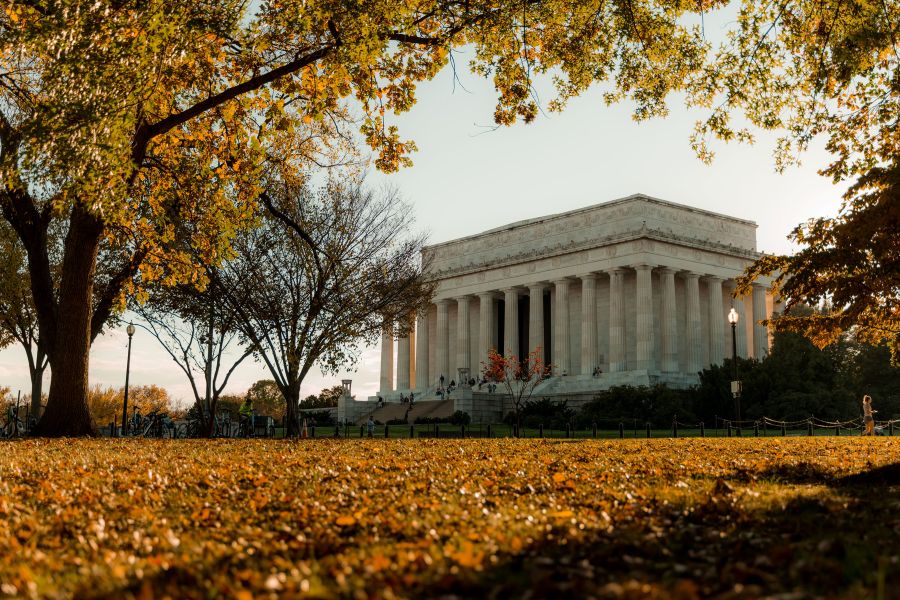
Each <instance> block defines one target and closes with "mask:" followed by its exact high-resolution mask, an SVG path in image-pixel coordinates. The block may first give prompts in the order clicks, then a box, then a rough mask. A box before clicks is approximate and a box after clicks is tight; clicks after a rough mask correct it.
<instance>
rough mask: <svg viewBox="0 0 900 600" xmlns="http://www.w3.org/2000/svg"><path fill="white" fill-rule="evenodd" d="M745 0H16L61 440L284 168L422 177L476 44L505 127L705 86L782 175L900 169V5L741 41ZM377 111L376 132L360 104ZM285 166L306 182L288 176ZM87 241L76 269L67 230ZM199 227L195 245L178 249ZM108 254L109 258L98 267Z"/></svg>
mask: <svg viewBox="0 0 900 600" xmlns="http://www.w3.org/2000/svg"><path fill="white" fill-rule="evenodd" d="M728 4H729V3H728V2H727V1H726V0H709V1H705V2H698V3H684V2H673V1H671V0H654V1H651V2H641V3H635V2H632V1H631V0H612V1H609V2H600V1H599V0H598V1H596V2H576V3H572V2H564V1H563V0H525V1H521V0H516V1H513V0H496V1H493V2H459V1H456V0H425V1H421V2H419V1H417V2H409V1H406V0H400V1H397V0H393V1H388V0H373V1H371V2H365V3H351V2H346V1H343V0H319V1H317V2H309V1H308V0H277V1H275V0H266V1H263V2H261V3H258V4H257V3H253V2H247V1H246V0H199V1H195V2H175V3H173V2H169V1H166V0H140V1H138V0H100V1H96V0H9V1H8V2H7V3H6V4H5V6H4V11H3V13H2V14H0V52H2V62H0V177H2V182H3V185H2V188H0V210H2V213H3V216H4V217H5V218H6V219H7V221H9V223H10V224H11V225H12V227H13V228H14V230H15V231H16V234H17V235H18V237H19V239H20V240H21V242H22V245H23V247H24V248H25V251H26V253H27V256H28V264H29V272H30V285H31V291H32V296H33V300H34V306H35V310H36V314H37V319H38V323H39V327H40V336H41V339H42V340H44V341H45V343H46V349H47V353H48V356H49V359H50V364H51V367H52V378H51V384H50V395H49V401H48V406H47V411H46V412H45V414H44V415H43V416H42V420H41V423H40V424H39V431H41V432H42V433H45V434H48V435H62V434H84V433H88V432H90V431H91V430H92V426H91V423H90V415H89V413H88V410H87V404H86V397H87V390H88V382H87V371H88V369H87V364H88V354H89V350H90V344H91V340H92V339H93V338H94V337H95V336H96V335H98V334H99V332H100V331H101V330H102V328H103V326H104V324H105V323H106V322H107V321H108V319H109V318H110V316H111V315H112V314H114V313H115V312H116V311H117V310H120V309H121V308H122V307H123V306H124V304H123V303H124V299H125V297H126V295H127V294H128V293H134V294H138V295H140V294H141V293H142V289H143V288H144V286H145V285H147V284H148V283H151V282H154V281H163V282H165V283H177V282H186V283H197V284H198V285H200V286H202V285H203V284H204V282H205V281H204V280H205V275H204V274H203V271H202V270H198V269H197V268H196V266H197V263H196V261H197V260H200V261H203V262H206V263H209V264H215V262H216V261H219V260H222V259H223V258H227V257H228V256H229V254H230V250H229V243H230V240H231V238H232V237H233V236H234V235H235V232H236V231H237V230H239V229H241V228H243V227H245V226H247V225H248V224H250V223H251V221H252V218H253V215H254V210H255V201H256V198H257V197H258V195H259V193H260V191H261V189H263V187H264V186H263V172H264V170H265V166H266V164H267V162H269V161H273V160H274V161H276V162H279V163H280V167H281V168H282V170H283V171H287V170H289V171H291V172H292V174H293V175H292V176H293V177H295V178H297V179H299V180H302V179H303V178H304V177H307V176H308V167H309V166H311V165H331V164H334V163H336V162H337V163H340V162H342V161H346V160H347V159H348V156H352V155H353V152H354V146H353V142H354V140H353V135H352V129H353V128H358V129H359V130H360V132H361V134H362V137H363V139H364V141H365V143H366V144H368V145H369V146H370V147H371V148H372V149H374V151H375V152H376V153H377V158H376V160H375V163H376V166H377V167H378V168H380V169H382V170H384V171H391V170H394V169H397V168H399V167H401V166H404V165H408V164H409V154H410V152H412V151H413V150H414V149H415V144H414V142H413V141H411V140H408V139H405V138H404V136H403V135H401V132H399V131H398V130H397V128H396V127H395V126H394V125H391V124H390V121H389V115H390V113H392V112H393V113H397V112H402V111H406V110H408V109H409V108H410V107H411V106H412V105H413V104H414V103H415V101H416V96H415V89H416V85H417V84H418V83H419V82H421V81H424V80H427V79H429V78H431V77H433V76H434V75H435V74H436V73H437V72H438V71H439V70H440V69H441V68H443V67H444V66H445V65H446V64H447V63H448V62H449V61H450V60H451V59H452V58H453V56H454V55H453V52H454V49H457V48H460V47H467V48H471V49H472V52H473V58H472V60H471V63H470V67H471V68H472V69H473V70H474V71H475V72H476V73H478V74H480V75H482V76H484V77H488V78H490V79H491V80H492V82H493V84H494V86H495V88H496V90H497V105H496V109H495V111H494V120H495V121H496V122H497V123H498V124H500V125H509V124H512V123H514V122H515V121H517V120H523V121H526V122H528V121H531V120H533V119H534V118H535V117H536V115H537V114H538V108H539V106H538V102H537V100H536V98H535V94H534V93H533V87H532V82H533V78H534V77H538V76H549V77H551V78H552V79H553V81H554V84H555V88H556V91H557V96H556V98H554V99H553V100H551V101H550V102H549V105H548V106H549V108H550V109H551V110H562V109H563V108H564V106H565V104H566V102H567V101H568V100H569V99H570V98H572V97H574V96H577V95H578V94H580V93H582V92H583V91H584V90H586V89H587V88H588V87H589V86H591V85H592V84H594V83H598V82H606V83H609V84H611V85H610V90H609V92H608V94H607V100H608V101H610V102H614V101H618V100H621V99H625V98H628V99H631V100H633V101H634V103H635V113H634V114H635V117H636V118H638V119H643V118H649V117H652V116H658V115H664V114H666V112H667V107H666V99H667V97H668V96H669V95H670V94H671V93H672V92H683V93H684V94H685V96H686V98H687V102H688V103H689V104H691V105H695V106H702V107H706V108H707V109H708V110H709V118H708V119H706V120H705V121H704V122H703V123H701V124H700V125H699V126H698V131H697V136H696V138H695V140H694V143H695V147H696V149H697V151H698V152H699V153H700V155H701V156H702V157H703V158H707V159H708V158H709V157H710V156H711V154H710V152H709V149H708V147H707V142H708V141H709V136H717V137H719V138H721V139H724V140H730V139H735V138H736V139H741V140H750V139H752V133H751V131H750V130H749V129H742V128H740V127H736V126H734V125H733V124H732V123H733V121H732V120H731V118H732V116H733V115H734V114H735V113H740V114H742V115H743V116H745V117H746V118H747V119H748V120H749V122H750V123H751V124H752V125H755V126H759V127H763V128H769V129H783V130H785V131H786V135H785V138H784V140H783V141H782V143H781V144H780V145H779V152H778V160H779V164H785V163H787V162H790V160H792V159H793V158H794V157H796V152H797V151H799V150H802V149H803V148H805V147H806V145H807V144H808V143H809V141H810V140H811V139H812V138H813V137H815V136H816V135H818V134H825V135H826V136H827V137H828V147H829V149H830V150H831V151H832V152H833V153H834V154H835V157H836V158H835V161H834V163H833V164H832V165H831V166H830V167H829V168H828V173H829V174H830V175H831V176H833V177H835V178H844V177H848V176H850V175H852V174H861V173H864V172H866V171H867V170H868V169H869V168H871V167H873V166H876V165H878V164H879V163H882V162H884V161H886V160H887V159H888V157H890V156H894V155H896V149H897V140H898V135H900V134H898V132H897V128H896V126H895V121H896V115H897V102H898V97H900V96H898V94H897V93H896V92H897V87H898V80H897V76H896V74H897V72H898V69H897V67H898V59H897V57H898V53H897V45H896V39H895V38H896V24H897V22H898V19H900V15H898V13H900V7H898V4H897V2H896V1H892V0H882V1H880V2H867V1H863V0H859V1H854V2H845V1H841V0H825V1H819V0H816V1H813V0H798V1H793V2H781V3H759V2H753V1H752V0H743V1H742V2H741V4H740V8H739V15H738V18H737V19H736V21H735V22H734V24H733V25H732V26H730V28H729V30H728V32H727V40H726V42H725V43H724V44H722V45H721V46H720V47H718V48H715V49H714V48H713V47H712V44H711V43H710V42H709V41H708V40H707V39H706V38H705V36H704V32H703V28H702V20H703V15H704V14H705V13H707V12H709V11H715V10H719V9H722V8H723V7H726V6H727V5H728ZM350 98H352V99H353V103H354V105H355V106H358V107H360V109H361V113H362V114H361V118H360V119H359V120H358V121H357V122H354V120H353V117H354V115H353V114H352V111H351V110H350V108H349V106H350V104H349V103H348V100H349V99H350ZM284 167H289V169H285V168H284ZM53 224H57V225H58V226H59V228H60V230H61V231H64V238H63V244H62V249H61V252H60V259H59V261H58V264H59V269H58V270H54V269H51V264H54V261H51V257H50V254H51V250H50V248H49V247H48V243H47V240H48V236H47V232H48V229H49V228H50V227H51V225H53ZM181 233H187V234H188V239H189V240H190V245H189V247H188V248H187V249H186V248H185V247H184V246H183V245H180V244H173V243H172V242H173V240H174V239H176V238H177V237H179V235H177V234H181ZM101 247H105V248H106V249H108V250H109V252H110V258H111V259H112V260H111V262H110V264H109V265H106V266H105V267H104V268H102V269H98V268H97V262H96V259H97V255H98V251H99V249H100V248H101Z"/></svg>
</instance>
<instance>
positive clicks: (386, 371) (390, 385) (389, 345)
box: [378, 323, 394, 394]
mask: <svg viewBox="0 0 900 600" xmlns="http://www.w3.org/2000/svg"><path fill="white" fill-rule="evenodd" d="M378 390H379V393H381V394H387V393H388V392H392V391H393V390H394V336H393V335H392V333H391V330H390V325H389V324H387V323H385V326H384V332H383V333H382V334H381V386H380V387H379V388H378Z"/></svg>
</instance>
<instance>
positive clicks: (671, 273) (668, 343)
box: [659, 267, 678, 373]
mask: <svg viewBox="0 0 900 600" xmlns="http://www.w3.org/2000/svg"><path fill="white" fill-rule="evenodd" d="M659 274H660V276H661V279H662V285H661V287H662V290H661V292H662V298H661V300H662V303H661V308H662V316H661V318H660V327H659V329H660V337H662V340H661V341H662V370H663V371H666V372H667V373H674V372H676V371H678V312H677V311H676V310H675V270H674V269H670V268H668V267H664V268H662V269H660V270H659Z"/></svg>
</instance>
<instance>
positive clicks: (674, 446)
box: [0, 436, 900, 599]
mask: <svg viewBox="0 0 900 600" xmlns="http://www.w3.org/2000/svg"><path fill="white" fill-rule="evenodd" d="M898 508H900V440H897V439H893V438H859V437H853V438H851V437H834V436H832V437H812V438H809V437H802V438H780V437H773V438H767V439H752V438H749V439H748V438H743V439H736V438H732V439H710V438H706V439H699V438H691V439H651V440H647V439H641V438H638V439H625V440H618V439H616V440H584V441H577V442H576V441H573V440H546V439H545V440H539V439H519V440H516V439H490V440H487V439H472V440H448V439H441V440H427V439H422V440H416V441H415V442H410V441H409V440H395V439H392V440H383V439H380V440H379V439H376V440H356V439H354V440H346V439H341V440H334V439H316V440H303V441H300V442H285V441H282V440H215V441H212V442H204V441H195V440H185V441H183V440H175V441H171V440H162V441H158V440H134V439H132V440H118V439H115V440H110V439H104V440H54V441H40V440H28V441H18V442H7V443H3V444H0V596H4V595H8V596H12V595H23V596H26V597H28V596H31V597H51V598H55V597H63V598H64V597H94V598H102V597H109V598H113V597H115V598H118V597H162V596H166V595H168V596H171V597H194V598H207V597H226V598H228V597H236V598H250V597H256V596H266V595H272V596H292V595H312V596H315V597H369V596H378V597H435V596H452V595H455V596H464V597H488V596H493V597H498V598H506V597H520V596H524V595H530V596H531V597H549V596H560V597H585V596H594V597H613V598H616V597H620V598H628V597H635V598H644V597H651V598H653V597H657V598H669V597H675V598H684V599H689V598H700V597H710V596H713V597H723V598H724V597H728V598H741V597H747V598H755V597H759V596H764V595H779V594H783V596H782V597H785V598H787V597H798V598H800V597H807V596H816V595H819V596H827V597H837V598H880V597H888V598H890V597H897V594H898V593H900V564H898V561H900V543H898V535H900V518H898V516H897V515H898ZM791 594H794V595H791Z"/></svg>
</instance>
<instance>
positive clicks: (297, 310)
mask: <svg viewBox="0 0 900 600" xmlns="http://www.w3.org/2000/svg"><path fill="white" fill-rule="evenodd" d="M264 198H265V203H266V206H267V209H266V210H265V212H263V213H262V214H260V218H261V220H262V224H261V226H260V227H259V228H257V229H254V230H251V231H248V232H245V233H244V234H242V235H241V236H240V237H238V238H237V239H236V240H235V242H234V246H235V250H236V251H237V256H236V258H235V259H233V260H231V261H228V262H227V263H224V264H223V265H222V267H221V268H219V269H218V270H217V271H216V273H215V277H216V282H217V284H218V288H219V289H221V290H223V298H224V299H225V300H226V302H228V303H229V308H230V310H232V311H233V312H234V314H235V315H236V318H237V323H238V327H240V329H241V332H242V333H243V335H244V337H246V338H247V339H248V340H249V341H250V342H251V343H252V344H253V345H254V346H255V347H256V348H257V353H258V355H259V356H260V357H261V358H262V360H263V362H265V364H266V366H267V367H268V368H269V372H270V373H271V375H272V377H273V379H274V380H275V382H276V383H277V384H278V387H279V389H280V390H281V393H282V394H283V395H284V397H285V399H286V400H287V413H286V414H287V435H293V434H294V433H297V432H298V430H297V409H298V404H299V400H300V385H301V384H302V383H303V380H304V378H305V377H306V375H307V373H309V370H310V369H311V368H312V367H313V366H314V365H318V367H319V368H320V369H321V370H322V371H323V372H334V371H336V370H337V369H338V368H346V365H348V364H352V363H353V362H354V361H355V359H356V353H357V350H358V348H359V346H360V345H361V344H369V343H374V342H375V341H376V340H377V339H378V337H379V336H380V335H381V334H382V332H383V329H384V327H385V323H391V324H393V323H399V325H398V326H397V327H398V330H397V333H400V334H402V333H403V332H404V328H408V327H409V326H410V325H409V324H410V319H409V315H410V314H413V313H415V312H416V311H417V310H423V309H424V308H425V307H426V306H427V304H428V302H429V301H430V299H431V296H432V292H433V287H434V284H432V283H429V282H427V281H426V280H425V275H424V271H423V265H422V264H421V262H420V256H421V250H422V247H423V245H424V237H422V236H418V237H408V238H407V237H405V236H406V235H407V232H408V230H409V227H410V224H411V217H410V211H409V209H408V207H407V206H406V205H405V204H404V203H403V202H402V201H401V200H400V198H399V196H398V195H397V194H396V193H395V192H390V191H388V192H385V193H384V194H383V195H380V196H376V195H375V194H374V193H373V192H371V191H369V190H366V189H365V188H364V187H363V186H362V184H360V183H357V182H353V181H348V180H340V181H338V180H335V179H332V180H331V181H329V182H328V183H327V184H325V185H324V186H323V187H321V188H320V189H318V190H313V189H310V188H309V187H308V186H304V187H301V188H294V187H293V186H292V185H290V184H288V183H282V184H280V185H279V186H278V187H275V188H273V189H271V190H270V191H268V192H266V195H265V196H264ZM392 327H393V326H392Z"/></svg>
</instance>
